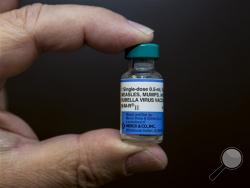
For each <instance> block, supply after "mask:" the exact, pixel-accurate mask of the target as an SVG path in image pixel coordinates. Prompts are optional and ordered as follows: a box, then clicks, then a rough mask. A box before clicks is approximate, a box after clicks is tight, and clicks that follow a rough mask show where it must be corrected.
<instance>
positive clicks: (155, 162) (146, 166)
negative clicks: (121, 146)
mask: <svg viewBox="0 0 250 188" xmlns="http://www.w3.org/2000/svg"><path fill="white" fill-rule="evenodd" d="M166 166H167V156H166V154H165V153H164V151H163V150H162V149H161V148H160V147H158V146H157V147H154V146H153V147H150V148H148V149H146V150H144V151H142V152H139V153H136V154H134V155H132V156H130V157H129V158H128V159H127V161H126V170H127V173H128V175H130V174H134V173H140V172H149V171H158V170H163V169H164V168H165V167H166Z"/></svg>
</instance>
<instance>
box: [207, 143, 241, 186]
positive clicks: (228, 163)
mask: <svg viewBox="0 0 250 188" xmlns="http://www.w3.org/2000/svg"><path fill="white" fill-rule="evenodd" d="M220 160H221V165H220V166H219V167H218V168H217V169H216V170H214V171H213V173H212V174H210V175H209V179H210V180H211V181H214V180H215V179H216V178H217V177H218V176H219V175H220V174H221V173H222V172H223V171H224V170H225V169H228V170H235V169H237V168H239V167H240V166H241V165H242V162H243V154H242V152H241V151H240V150H239V149H238V148H235V147H229V148H227V149H225V150H224V151H223V152H222V153H221V159H220Z"/></svg>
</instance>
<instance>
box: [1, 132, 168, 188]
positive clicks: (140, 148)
mask: <svg viewBox="0 0 250 188" xmlns="http://www.w3.org/2000/svg"><path fill="white" fill-rule="evenodd" d="M18 150H19V151H15V152H12V154H11V157H8V158H7V157H6V161H4V163H3V164H4V165H8V164H9V165H10V164H11V165H13V164H14V165H15V168H11V166H7V167H4V168H3V169H7V170H5V173H4V175H3V177H12V178H11V180H9V181H7V180H6V179H4V181H3V182H5V184H4V185H5V186H6V187H15V185H18V187H25V188H26V187H27V188H30V187H38V188H40V187H41V188H43V187H44V188H45V187H46V188H48V187H53V188H55V187H98V186H101V185H103V184H105V183H107V182H110V181H112V180H114V179H116V178H118V177H122V176H127V175H131V174H134V173H137V172H143V171H155V170H162V169H164V168H165V166H166V164H167V158H166V155H165V153H164V152H163V150H162V149H160V147H159V146H156V145H154V146H152V145H151V146H146V145H133V144H129V143H125V142H122V141H121V140H120V136H119V132H118V131H116V130H113V129H102V130H96V131H91V132H87V133H85V134H83V135H80V136H77V135H67V136H60V137H56V138H52V139H50V140H46V141H43V142H41V143H40V144H38V145H35V146H25V147H23V148H19V149H18ZM17 159H18V160H17ZM13 160H14V161H15V163H14V162H13ZM17 171H19V172H17ZM13 182H14V183H15V185H12V184H13Z"/></svg>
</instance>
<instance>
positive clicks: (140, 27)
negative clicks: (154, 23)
mask: <svg viewBox="0 0 250 188" xmlns="http://www.w3.org/2000/svg"><path fill="white" fill-rule="evenodd" d="M128 23H129V24H130V25H131V26H132V27H134V28H135V29H137V30H139V31H141V32H143V33H144V34H146V35H150V34H151V33H153V32H154V30H153V29H151V28H149V27H147V26H145V25H142V24H139V23H137V22H134V21H131V20H128Z"/></svg>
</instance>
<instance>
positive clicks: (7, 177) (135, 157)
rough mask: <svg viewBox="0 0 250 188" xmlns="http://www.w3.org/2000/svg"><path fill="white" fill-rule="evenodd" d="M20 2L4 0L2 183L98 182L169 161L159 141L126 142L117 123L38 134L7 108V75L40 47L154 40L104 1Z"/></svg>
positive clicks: (4, 187)
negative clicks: (47, 135) (98, 3)
mask: <svg viewBox="0 0 250 188" xmlns="http://www.w3.org/2000/svg"><path fill="white" fill-rule="evenodd" d="M17 5H18V1H17V0H8V1H0V12H1V14H0V89H1V100H0V108H1V112H0V187H1V188H16V187H18V188H50V187H51V188H56V187H98V186H101V185H103V184H105V183H107V182H109V181H112V180H114V179H116V178H118V177H122V176H127V175H131V174H134V173H137V172H143V171H154V170H161V169H164V168H165V166H166V164H167V158H166V155H165V153H164V152H163V150H162V149H161V148H160V147H159V146H157V145H151V146H149V145H148V146H147V145H134V144H128V143H124V142H122V141H121V140H120V136H119V132H118V131H117V130H113V129H102V130H96V131H90V132H87V133H84V134H82V135H63V136H58V137H55V138H51V139H48V140H44V141H39V140H38V138H37V136H36V135H35V133H34V132H33V131H32V129H31V128H30V127H29V126H28V125H27V124H26V123H25V122H24V121H23V120H21V119H20V118H19V117H17V116H15V115H13V114H10V113H9V112H7V111H5V108H6V107H5V106H6V105H5V101H4V93H3V87H4V83H5V81H6V80H7V79H8V78H9V77H11V76H14V75H17V74H19V73H21V72H23V71H24V70H26V69H27V68H28V67H29V66H30V65H31V63H32V61H33V60H34V59H35V58H36V57H37V56H38V55H39V54H40V53H41V52H46V51H70V50H75V49H77V48H80V47H81V46H83V45H84V44H87V45H89V46H91V47H93V48H95V49H97V50H100V51H103V52H119V51H121V50H123V49H124V48H126V47H129V46H131V45H134V44H137V43H141V42H148V41H151V40H152V38H153V31H152V30H151V29H149V28H147V27H144V26H142V25H139V24H137V23H135V22H131V21H128V20H127V19H126V18H124V17H122V16H120V15H118V14H116V13H114V12H111V11H109V10H106V9H103V8H98V7H91V6H77V5H54V6H50V5H42V4H34V5H30V6H26V7H23V8H21V9H15V10H11V9H14V8H16V7H17ZM48 123H49V122H48Z"/></svg>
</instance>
